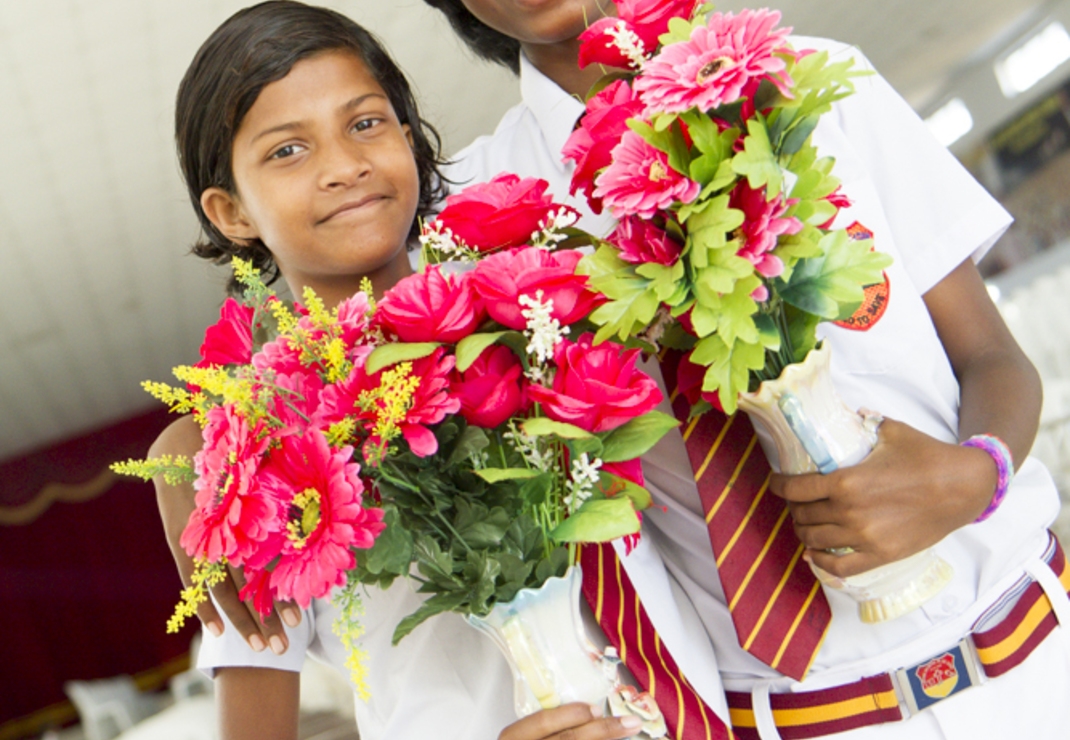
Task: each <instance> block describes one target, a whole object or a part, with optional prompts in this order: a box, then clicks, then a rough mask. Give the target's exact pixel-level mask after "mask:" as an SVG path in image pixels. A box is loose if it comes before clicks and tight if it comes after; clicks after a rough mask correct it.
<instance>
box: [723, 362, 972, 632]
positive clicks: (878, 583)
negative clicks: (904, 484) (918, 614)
mask: <svg viewBox="0 0 1070 740" xmlns="http://www.w3.org/2000/svg"><path fill="white" fill-rule="evenodd" d="M830 357H831V349H830V347H829V343H828V342H827V341H826V342H824V343H823V344H822V345H821V346H820V347H819V348H817V349H814V350H812V351H811V352H810V353H809V354H808V355H807V356H806V359H805V360H804V361H803V362H801V363H797V364H794V365H790V366H788V367H787V368H786V369H785V370H784V372H783V373H781V375H780V377H779V378H777V379H776V380H767V381H765V382H764V383H762V384H761V385H760V386H759V387H758V390H757V391H755V392H754V393H742V394H740V397H739V407H740V409H742V410H743V411H745V412H746V413H747V415H748V416H749V417H750V418H751V421H752V422H754V429H755V432H756V433H757V435H758V441H759V442H760V444H761V445H762V449H763V450H764V451H765V454H766V457H768V459H769V464H770V465H771V466H772V467H773V469H774V470H776V471H778V472H781V473H791V474H797V473H809V472H815V471H817V472H821V473H830V472H832V471H834V470H836V469H837V468H841V467H847V466H850V465H854V464H856V463H859V462H861V461H862V460H863V459H864V458H865V457H866V455H868V454H869V453H870V451H871V450H872V449H873V446H874V445H875V444H876V443H877V430H876V427H877V424H878V422H877V421H876V419H875V418H874V417H864V416H862V415H861V414H858V413H857V412H855V411H852V410H851V409H849V408H848V407H847V405H846V404H845V403H844V402H843V400H842V399H841V398H840V397H839V395H838V394H837V393H836V389H835V388H834V387H833V385H832V375H831V373H830V371H829V360H830ZM813 571H814V573H815V575H816V576H817V578H818V580H820V581H821V583H822V584H824V585H825V586H826V587H828V588H831V589H835V590H838V591H842V592H844V593H846V594H848V595H850V596H851V597H852V598H853V599H854V600H855V601H857V602H858V608H859V614H860V616H861V619H862V621H863V622H867V623H871V624H872V623H877V622H884V621H887V620H889V619H895V618H896V617H899V616H902V615H903V614H906V613H908V612H910V611H913V610H914V609H916V608H918V607H919V606H921V605H922V604H923V603H925V602H926V601H928V600H929V599H931V598H932V597H933V596H935V595H936V594H937V593H938V592H939V591H940V590H941V589H943V588H944V586H946V585H947V584H948V583H949V582H950V581H951V578H952V575H953V570H952V568H951V566H950V565H948V563H947V562H946V561H945V560H944V559H943V558H941V557H940V556H939V555H937V554H936V552H935V551H933V550H932V549H928V550H924V551H922V552H919V553H917V554H915V555H912V556H910V557H908V558H905V559H903V560H899V561H897V562H894V563H889V564H887V565H884V566H881V567H879V568H874V569H873V570H871V571H867V572H865V573H860V574H859V575H856V576H850V577H848V578H838V577H836V576H834V575H832V574H831V573H828V572H826V571H824V570H822V569H821V568H818V567H816V566H813Z"/></svg>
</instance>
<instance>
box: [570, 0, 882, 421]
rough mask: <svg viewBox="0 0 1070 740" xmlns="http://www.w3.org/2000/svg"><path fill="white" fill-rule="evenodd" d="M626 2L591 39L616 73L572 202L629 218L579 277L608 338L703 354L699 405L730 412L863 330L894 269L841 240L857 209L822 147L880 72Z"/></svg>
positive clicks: (598, 100) (597, 103)
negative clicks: (847, 327)
mask: <svg viewBox="0 0 1070 740" xmlns="http://www.w3.org/2000/svg"><path fill="white" fill-rule="evenodd" d="M616 4H617V10H618V17H616V18H603V19H601V20H599V21H597V22H596V23H594V24H592V25H591V26H590V28H588V29H587V31H586V32H585V33H584V34H583V35H582V36H581V37H580V39H581V41H582V43H583V46H582V49H581V52H580V61H581V65H583V64H591V63H598V64H602V65H605V66H608V67H612V68H614V71H613V72H612V73H611V74H609V75H607V76H606V77H604V78H603V79H602V80H601V81H600V82H599V83H597V84H596V85H595V87H594V88H593V89H592V92H591V95H590V96H589V98H588V100H587V113H586V115H585V116H584V117H583V118H582V119H581V124H580V126H579V127H578V128H577V129H576V131H575V132H574V133H573V134H572V136H571V137H570V139H569V141H568V143H567V144H566V146H565V149H564V152H563V153H564V156H565V158H566V159H570V160H572V161H574V162H575V163H576V170H575V173H574V177H573V180H572V191H573V193H575V192H580V191H582V192H583V193H584V194H585V195H586V196H587V198H588V199H589V201H590V203H591V206H592V208H593V209H594V210H595V211H597V212H600V211H601V210H602V209H603V208H608V209H609V210H610V211H611V212H612V213H613V215H614V216H615V217H616V218H617V219H618V220H619V226H618V227H617V229H616V231H614V232H613V234H611V235H610V236H609V237H608V238H607V239H606V240H605V241H604V242H603V243H602V244H601V246H600V247H599V248H598V250H597V251H596V253H595V254H594V255H593V256H591V257H588V258H586V259H585V260H583V262H582V263H581V264H580V266H579V270H580V272H581V273H583V274H586V275H588V276H590V278H591V283H590V284H591V287H592V288H593V289H595V290H596V291H598V292H600V293H601V294H602V295H603V296H604V297H605V298H606V299H607V300H606V302H605V303H604V304H603V305H602V306H600V307H599V308H598V309H597V310H596V311H595V312H594V313H593V314H592V316H591V320H592V321H593V322H594V323H596V324H598V325H599V326H600V327H601V328H600V329H599V330H598V332H597V334H596V339H597V340H602V339H606V338H608V337H613V336H616V337H618V338H620V339H622V340H624V339H626V338H628V337H636V336H638V337H642V338H645V339H647V340H649V341H651V342H659V343H661V344H663V345H667V346H671V347H674V348H676V349H681V350H686V351H688V355H687V357H686V358H685V360H686V361H685V362H683V363H681V367H682V372H686V373H690V374H694V373H695V372H696V371H697V372H698V374H699V375H700V376H701V396H702V399H703V400H701V401H698V403H697V404H696V408H695V410H696V411H701V410H702V409H703V408H709V405H707V404H709V403H712V404H714V405H718V406H720V407H722V408H723V410H724V411H726V412H728V413H732V412H733V411H734V410H735V408H736V404H737V398H738V396H739V394H740V393H741V392H746V391H748V390H751V391H753V390H754V389H755V388H757V386H758V384H759V383H761V382H762V381H763V380H768V379H775V378H777V377H779V376H780V374H781V372H782V371H783V370H784V368H785V367H787V366H789V365H791V364H793V363H798V362H801V361H802V360H803V359H804V358H805V357H806V355H807V353H808V352H809V351H810V350H811V349H813V348H814V346H815V344H816V342H817V338H816V328H817V325H818V323H819V322H821V321H829V320H838V319H846V318H848V317H850V316H851V314H852V313H854V311H855V310H856V309H857V308H858V306H859V304H861V302H862V300H863V291H864V288H865V287H866V286H868V285H872V284H877V283H881V282H882V281H883V278H882V270H883V269H884V268H885V267H887V266H888V265H889V264H890V259H889V258H888V257H887V256H886V255H883V254H881V253H879V252H876V251H874V250H873V248H872V242H871V241H869V240H855V239H852V238H851V237H850V236H849V235H848V233H847V232H846V231H845V230H843V229H834V230H831V229H830V228H829V227H830V226H831V224H832V222H833V220H834V218H835V216H836V215H837V213H838V211H839V209H840V208H841V207H843V206H846V205H849V201H848V200H847V198H846V197H845V195H844V194H843V193H841V192H840V183H839V180H837V179H836V177H835V176H834V174H833V164H834V162H833V160H831V159H829V158H823V157H821V156H820V155H819V153H818V151H817V149H816V148H815V147H814V145H813V143H812V134H813V132H814V129H815V128H816V127H817V124H818V121H819V120H820V118H821V116H822V115H824V114H825V113H827V112H828V111H830V110H831V106H832V104H833V103H834V102H836V101H838V100H840V99H842V98H844V97H846V96H847V95H849V94H850V93H851V92H852V91H853V87H852V79H853V78H854V77H856V76H858V75H860V74H864V73H863V72H860V71H857V70H855V69H853V60H846V61H841V62H831V61H830V60H829V58H828V54H827V52H807V51H796V50H795V49H793V48H792V46H791V44H790V43H789V42H788V38H787V37H788V34H789V32H790V29H786V28H777V27H776V25H777V23H778V22H779V20H780V14H779V13H777V12H775V11H770V10H743V11H741V12H740V13H739V15H733V14H732V13H728V14H721V13H715V12H712V7H711V6H702V7H699V8H696V3H695V2H694V0H672V1H671V2H650V0H616ZM696 366H697V367H696Z"/></svg>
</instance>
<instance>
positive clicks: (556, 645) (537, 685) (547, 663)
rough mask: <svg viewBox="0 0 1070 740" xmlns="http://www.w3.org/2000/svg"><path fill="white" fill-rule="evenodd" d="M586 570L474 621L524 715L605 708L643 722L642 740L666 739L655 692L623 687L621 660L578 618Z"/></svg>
mask: <svg viewBox="0 0 1070 740" xmlns="http://www.w3.org/2000/svg"><path fill="white" fill-rule="evenodd" d="M582 585H583V572H582V570H581V568H580V566H579V565H574V566H572V567H571V568H569V570H568V572H567V573H565V575H564V577H561V578H550V579H549V580H547V581H546V583H544V584H543V585H542V587H540V588H526V589H523V590H522V591H520V592H519V593H518V594H517V595H516V597H515V598H514V599H513V600H512V601H510V602H507V603H500V604H496V605H495V606H494V609H493V610H492V611H491V613H490V614H488V615H487V616H486V617H476V616H469V617H468V618H467V619H468V623H469V624H471V625H472V626H473V627H475V628H476V629H478V630H479V631H480V632H483V633H484V634H485V635H487V636H488V637H490V638H491V639H492V640H494V643H495V644H496V645H497V646H498V649H500V650H501V651H502V654H503V655H504V656H505V659H506V660H507V661H508V663H509V667H510V668H511V669H512V672H513V700H514V703H515V708H516V714H517V716H518V717H526V716H528V715H529V714H533V713H534V712H537V711H539V710H540V709H553V708H554V707H559V706H561V705H562V704H568V703H570V702H577V701H579V702H585V703H587V704H591V705H595V706H601V707H603V708H604V709H605V710H607V712H610V713H612V714H613V715H615V716H621V715H623V714H633V715H636V716H638V717H640V718H642V719H643V723H644V724H643V732H642V733H641V734H640V737H643V738H651V739H652V740H657V739H658V738H663V737H665V736H666V732H667V731H666V726H665V720H664V718H663V717H662V714H661V711H660V710H659V709H658V707H657V704H656V702H654V700H653V698H652V697H650V695H649V694H645V693H639V692H637V691H636V690H635V689H634V688H632V687H630V686H626V685H624V684H622V683H621V681H620V678H619V676H618V666H619V665H620V660H619V659H618V658H617V657H616V652H615V651H614V650H613V649H612V648H608V649H607V650H606V651H604V652H603V651H600V650H599V649H598V648H597V647H596V646H595V644H594V643H593V642H592V641H591V639H590V638H589V637H588V635H587V632H586V629H585V628H584V624H583V617H582V616H581V613H580V599H581V598H582Z"/></svg>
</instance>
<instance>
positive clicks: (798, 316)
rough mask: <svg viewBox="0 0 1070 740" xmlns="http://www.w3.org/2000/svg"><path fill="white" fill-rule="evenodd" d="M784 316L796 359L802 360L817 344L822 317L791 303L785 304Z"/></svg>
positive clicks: (797, 360) (796, 360)
mask: <svg viewBox="0 0 1070 740" xmlns="http://www.w3.org/2000/svg"><path fill="white" fill-rule="evenodd" d="M784 317H785V319H786V320H787V323H788V335H789V336H790V337H791V349H792V351H793V352H794V353H795V356H794V361H795V362H802V361H803V360H805V359H806V356H807V355H808V354H810V350H812V349H813V348H814V347H816V346H817V325H818V324H820V323H821V317H820V316H815V315H814V314H812V313H807V312H805V311H803V310H801V309H798V308H795V306H792V305H790V304H785V306H784Z"/></svg>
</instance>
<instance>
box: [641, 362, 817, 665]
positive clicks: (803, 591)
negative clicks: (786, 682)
mask: <svg viewBox="0 0 1070 740" xmlns="http://www.w3.org/2000/svg"><path fill="white" fill-rule="evenodd" d="M680 359H681V354H680V353H679V352H675V351H669V352H667V353H666V354H665V356H664V358H663V359H662V362H661V369H662V373H663V375H664V377H665V383H666V386H667V388H668V390H669V393H670V398H671V399H672V407H673V413H674V414H675V415H676V418H677V419H679V420H680V421H681V424H682V426H681V430H682V432H683V436H684V442H685V444H686V446H687V453H688V457H689V458H690V459H691V467H692V470H693V471H694V474H695V482H696V483H697V485H698V493H699V498H700V499H701V500H702V508H703V510H704V511H705V512H706V525H707V527H708V529H709V533H710V543H711V544H712V545H713V552H714V556H715V557H716V559H717V571H718V575H719V576H720V579H721V584H722V586H723V587H724V592H725V598H726V599H727V600H728V608H729V610H730V611H731V613H732V622H733V623H734V624H735V627H736V635H737V637H738V638H739V644H740V645H741V646H742V647H743V649H744V650H746V651H747V652H749V653H751V654H752V655H754V656H755V657H756V658H758V660H760V661H762V662H763V663H765V664H766V665H768V666H771V667H772V668H774V669H776V670H777V671H779V672H780V673H783V674H784V675H786V676H790V677H792V678H794V679H796V680H801V679H802V678H803V677H804V676H805V675H806V672H807V671H808V670H809V669H810V664H811V663H812V662H813V660H814V656H815V655H816V654H817V651H818V649H819V648H820V647H821V641H822V640H823V639H824V636H825V631H826V630H827V629H828V624H829V619H830V618H831V611H830V610H829V605H828V601H827V600H826V598H825V594H824V592H823V591H822V590H821V585H820V583H818V581H817V579H816V578H815V577H814V574H813V572H812V571H811V570H810V567H809V565H808V564H807V563H806V561H804V560H803V559H802V553H803V546H802V543H801V542H799V539H798V538H797V537H796V536H795V531H794V529H793V528H792V524H791V517H790V516H789V514H788V508H787V506H786V505H785V503H784V501H783V500H781V499H780V498H778V497H777V496H775V495H774V494H772V493H770V492H769V490H768V487H769V475H770V468H769V463H768V461H767V460H766V459H765V454H764V453H763V452H762V448H761V446H760V445H759V444H758V438H757V437H756V436H755V434H754V427H752V426H751V423H750V419H749V418H747V415H746V414H744V413H742V412H739V413H736V414H734V415H733V416H731V417H727V416H725V415H724V414H723V413H722V412H720V411H717V410H716V409H712V410H710V411H708V412H706V413H705V414H703V415H701V416H699V417H696V418H695V419H691V420H690V421H689V420H688V413H689V412H690V405H689V403H688V401H687V399H686V398H684V397H683V395H682V394H679V393H676V392H675V390H676V386H677V367H678V366H679V363H680Z"/></svg>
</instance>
